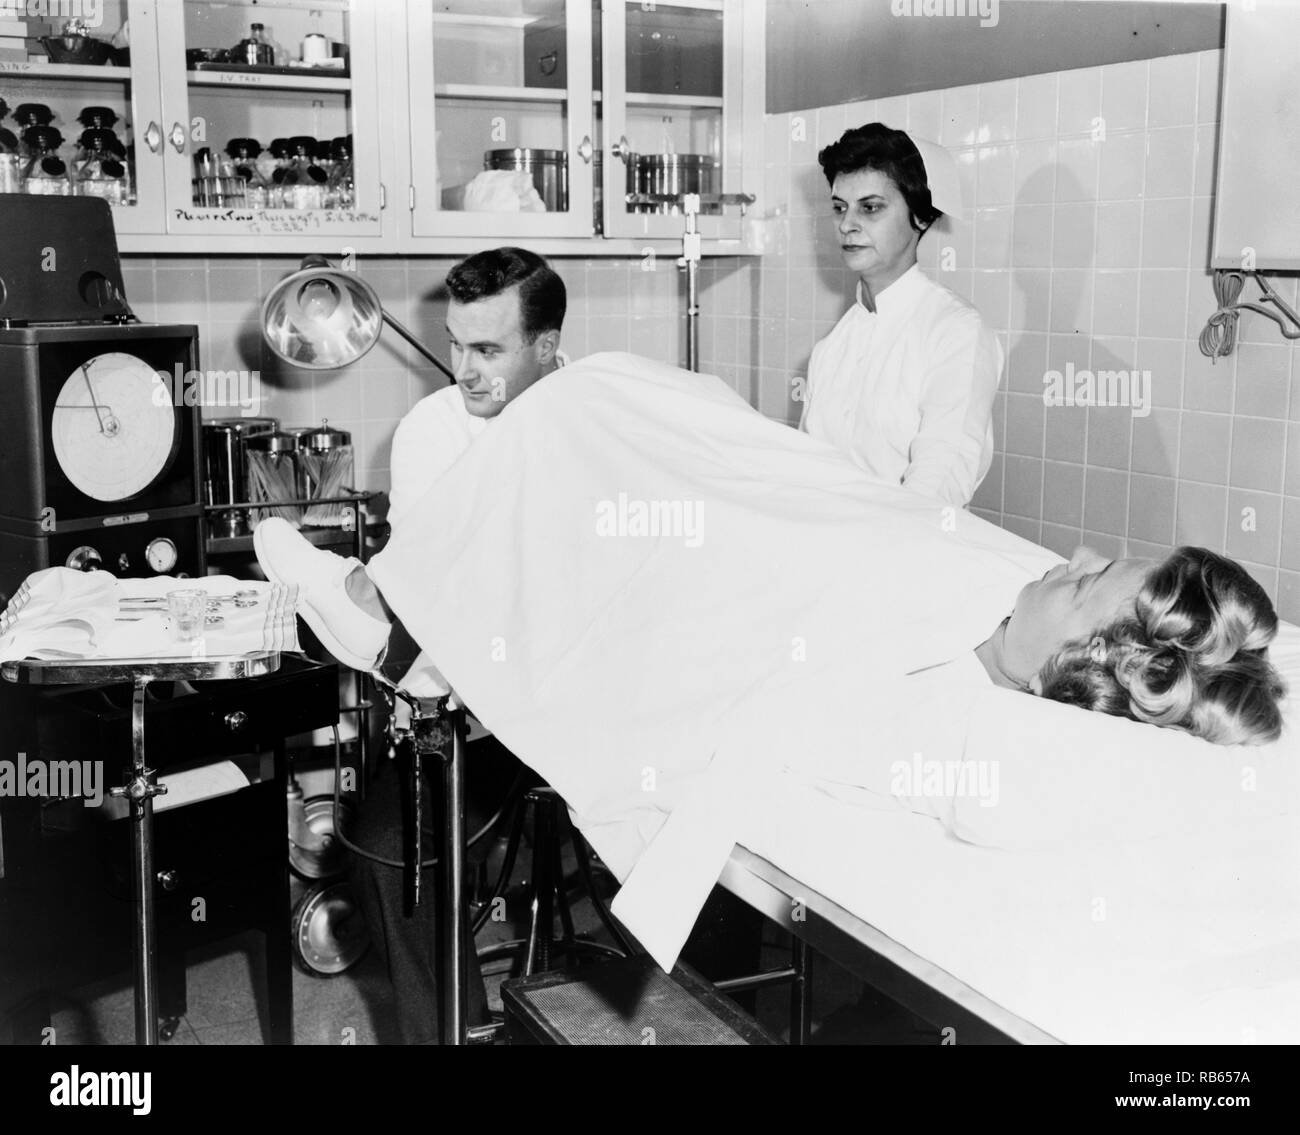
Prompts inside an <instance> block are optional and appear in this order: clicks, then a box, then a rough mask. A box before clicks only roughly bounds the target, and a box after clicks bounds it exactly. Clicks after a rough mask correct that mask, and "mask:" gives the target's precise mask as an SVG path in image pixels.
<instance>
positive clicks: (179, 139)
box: [167, 122, 185, 154]
mask: <svg viewBox="0 0 1300 1135" xmlns="http://www.w3.org/2000/svg"><path fill="white" fill-rule="evenodd" d="M167 140H168V141H169V142H170V143H171V144H172V148H173V149H174V150H175V151H176V152H177V153H178V154H183V153H185V127H184V126H182V125H181V124H180V123H179V122H173V123H172V132H171V133H170V134H168V135H167Z"/></svg>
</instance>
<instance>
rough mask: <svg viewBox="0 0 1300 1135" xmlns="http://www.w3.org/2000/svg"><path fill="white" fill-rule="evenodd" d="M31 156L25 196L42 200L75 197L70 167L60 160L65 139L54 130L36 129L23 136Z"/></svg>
mask: <svg viewBox="0 0 1300 1135" xmlns="http://www.w3.org/2000/svg"><path fill="white" fill-rule="evenodd" d="M23 142H24V143H25V144H26V146H27V150H28V153H29V154H30V155H31V156H30V157H29V158H28V159H27V164H26V166H25V167H24V168H23V192H24V193H34V194H37V195H38V196H42V197H70V196H72V181H71V180H70V179H69V176H68V163H67V162H65V161H64V160H63V159H62V158H61V157H59V147H60V146H62V145H63V135H62V134H60V133H59V132H58V131H57V130H56V129H55V128H54V127H53V126H32V127H29V128H28V130H27V131H26V132H25V133H24V134H23Z"/></svg>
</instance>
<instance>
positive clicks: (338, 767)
mask: <svg viewBox="0 0 1300 1135" xmlns="http://www.w3.org/2000/svg"><path fill="white" fill-rule="evenodd" d="M333 728H334V838H335V839H337V840H338V841H339V842H340V843H341V844H343V846H344V847H346V848H347V849H348V850H349V851H350V852H352V854H353V855H359V856H360V857H361V858H362V859H369V860H370V861H371V862H372V863H379V864H382V865H383V866H385V867H398V868H405V867H406V863H405V862H403V861H402V860H400V859H390V858H389V857H388V856H386V855H380V854H379V853H378V852H375V851H370V850H368V849H367V848H364V847H361V846H359V845H358V844H355V843H353V842H352V841H351V840H350V839H348V837H347V836H346V835H344V834H343V825H342V824H341V823H340V822H339V804H340V803H341V796H342V789H341V787H340V785H341V784H342V781H343V744H342V742H341V741H340V740H339V727H338V726H337V725H335V726H334V727H333ZM517 779H518V777H516V780H517ZM513 798H514V787H513V786H512V787H511V790H510V792H507V793H506V797H505V799H504V800H503V801H502V803H501V806H500V807H499V808H498V809H497V810H496V811H495V812H493V813H492V815H491V817H489V819H488V821H487V823H485V824H484V825H483V826H482V827H481V828H479V830H478V831H476V832H475V833H474V834H473V835H472V836H470V837H469V840H468V841H467V842H466V844H465V848H466V850H469V848H471V847H474V846H475V845H476V844H478V843H480V842H482V840H483V839H484V838H486V836H487V834H488V833H489V832H490V831H492V829H493V828H495V827H496V826H497V824H499V823H500V822H501V817H502V816H503V815H505V811H506V806H507V805H508V804H509V802H510V801H511V800H512V799H513ZM421 830H422V831H427V830H428V829H426V828H424V827H423V826H421ZM437 865H438V857H437V856H435V857H434V858H432V859H422V860H421V861H420V867H421V868H425V867H436V866H437Z"/></svg>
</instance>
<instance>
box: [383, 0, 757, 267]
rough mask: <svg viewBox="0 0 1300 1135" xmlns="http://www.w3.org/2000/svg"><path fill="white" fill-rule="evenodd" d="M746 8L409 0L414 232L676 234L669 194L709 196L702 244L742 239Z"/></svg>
mask: <svg viewBox="0 0 1300 1135" xmlns="http://www.w3.org/2000/svg"><path fill="white" fill-rule="evenodd" d="M742 8H743V5H742V0H691V2H689V3H686V2H684V0H654V2H650V0H433V2H425V0H410V2H409V3H408V5H407V21H408V27H407V45H408V66H409V71H410V85H409V91H410V98H409V114H410V146H411V179H412V190H411V209H412V214H413V235H414V236H415V237H417V238H423V237H430V238H445V237H448V236H467V237H478V238H483V239H485V240H486V239H500V238H508V237H516V236H517V237H534V238H544V237H571V238H572V237H579V238H587V239H591V238H597V237H603V238H610V239H616V238H627V239H635V240H641V241H644V240H653V239H663V240H671V239H680V237H681V235H682V232H683V219H682V216H681V208H680V205H678V204H677V203H675V202H674V201H671V200H668V198H671V197H675V196H676V195H678V194H681V193H685V192H699V193H701V194H702V195H704V196H705V197H706V198H708V197H712V198H715V200H714V201H712V202H708V201H706V203H705V204H704V206H703V213H702V216H701V218H700V231H701V232H702V233H703V235H704V237H705V239H710V238H713V239H728V240H738V239H739V238H740V233H741V222H740V210H739V209H738V208H728V209H727V210H726V211H725V212H724V211H723V207H722V205H721V204H720V203H719V202H718V201H717V200H716V198H718V197H720V196H721V195H723V194H739V193H741V192H742V191H743V189H744V187H743V186H742V184H741V176H742V164H741V160H742V154H743V146H744V138H745V130H744V125H745V111H746V106H745V101H744V91H745V83H744V56H743V44H744V36H743V29H744V23H743V19H742ZM750 18H751V19H754V18H755V16H754V13H753V12H751V15H750ZM749 112H750V114H751V115H756V116H757V117H758V121H759V122H760V123H761V115H762V107H761V106H759V107H753V106H751V107H749Z"/></svg>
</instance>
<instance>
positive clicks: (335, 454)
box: [294, 420, 353, 527]
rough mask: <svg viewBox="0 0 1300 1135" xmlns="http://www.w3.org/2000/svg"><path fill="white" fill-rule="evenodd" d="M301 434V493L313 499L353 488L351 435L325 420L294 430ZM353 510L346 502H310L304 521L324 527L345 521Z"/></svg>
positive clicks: (299, 459) (298, 435) (299, 457)
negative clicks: (315, 503) (314, 503)
mask: <svg viewBox="0 0 1300 1135" xmlns="http://www.w3.org/2000/svg"><path fill="white" fill-rule="evenodd" d="M294 433H295V434H296V435H297V438H298V467H299V469H300V470H301V471H302V489H303V492H302V495H303V496H304V497H307V498H308V499H310V500H323V499H327V498H329V497H339V496H343V495H344V494H345V493H346V492H347V490H349V489H350V488H352V481H353V449H352V435H351V434H350V433H348V432H347V430H336V429H333V428H332V427H331V426H330V424H329V421H328V420H326V421H323V422H322V423H321V424H320V425H319V426H314V427H312V428H311V429H302V430H295V431H294ZM351 514H352V510H351V509H350V508H349V507H348V506H347V505H346V504H322V505H309V506H308V507H307V512H306V515H305V516H304V517H303V524H305V525H307V526H308V527H316V526H320V527H324V526H333V527H337V526H338V525H341V524H343V523H344V522H345V521H344V517H345V516H350V515H351Z"/></svg>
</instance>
